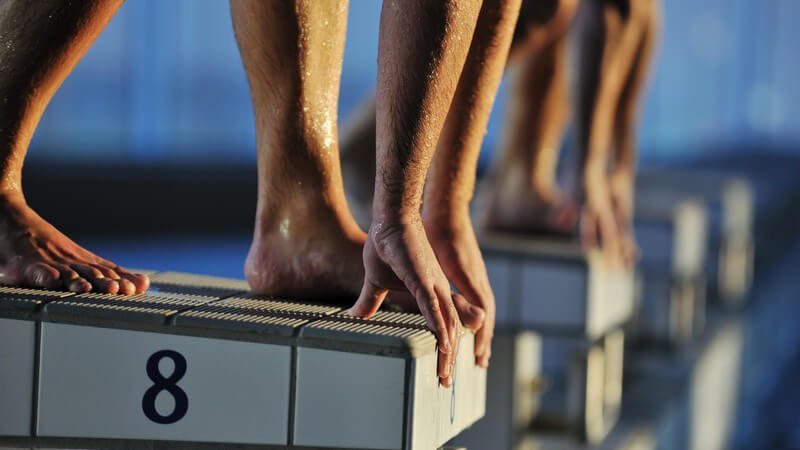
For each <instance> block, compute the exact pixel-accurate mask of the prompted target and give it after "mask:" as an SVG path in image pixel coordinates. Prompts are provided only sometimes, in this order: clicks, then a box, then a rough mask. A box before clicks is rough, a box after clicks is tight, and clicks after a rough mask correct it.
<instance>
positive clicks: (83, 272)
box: [70, 264, 105, 281]
mask: <svg viewBox="0 0 800 450" xmlns="http://www.w3.org/2000/svg"><path fill="white" fill-rule="evenodd" d="M70 267H71V268H72V270H74V271H75V272H78V274H80V276H82V277H83V278H86V279H87V280H90V281H91V280H95V279H98V278H105V275H103V273H102V272H100V271H99V270H97V268H95V267H92V266H90V265H87V264H70Z"/></svg>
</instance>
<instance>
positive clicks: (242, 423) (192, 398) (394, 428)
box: [0, 273, 486, 449]
mask: <svg viewBox="0 0 800 450" xmlns="http://www.w3.org/2000/svg"><path fill="white" fill-rule="evenodd" d="M151 280H152V283H151V289H149V290H148V292H147V293H146V294H142V295H138V296H131V297H124V296H118V295H104V294H82V295H73V294H71V293H66V292H54V291H44V290H34V289H20V288H10V287H0V337H2V338H3V342H4V345H3V347H2V349H0V398H2V399H3V402H0V444H4V439H11V437H12V436H15V437H16V438H13V439H16V440H13V441H12V443H16V444H19V443H22V444H23V445H26V446H30V445H39V444H45V445H46V444H47V443H48V442H59V445H68V446H76V445H77V446H82V445H83V446H85V447H97V446H98V445H99V446H102V447H114V446H117V447H125V448H134V447H136V446H137V445H138V446H141V447H148V446H152V445H153V443H158V442H174V443H175V444H176V445H177V444H180V443H182V444H183V445H188V446H190V447H191V446H192V443H197V444H198V445H199V444H202V443H216V444H237V445H247V444H253V445H274V446H280V447H285V446H289V447H291V446H300V447H314V448H320V447H321V448H325V447H331V448H354V449H366V448H370V449H373V448H375V449H377V448H380V449H407V448H437V447H440V446H442V445H443V444H444V443H445V442H446V441H447V440H449V439H450V438H452V437H453V436H455V435H456V434H458V433H459V432H461V431H462V430H464V429H465V428H467V427H469V426H470V425H471V424H472V423H473V422H475V421H476V420H477V419H479V418H480V417H481V416H482V415H483V412H484V404H485V394H486V392H485V390H486V372H485V370H484V369H481V368H478V367H476V366H475V364H474V355H473V343H474V338H473V336H472V335H471V334H465V335H464V337H463V339H462V341H461V346H460V348H459V357H458V360H457V362H456V367H455V372H454V383H453V386H452V387H451V388H443V387H441V386H440V385H439V383H438V379H437V377H436V365H437V356H436V353H437V349H436V339H435V337H434V335H433V334H432V333H431V332H430V331H429V329H428V328H427V327H426V325H425V321H424V319H423V317H422V316H421V315H418V314H408V313H396V312H388V311H381V312H379V313H378V314H376V315H375V316H374V317H372V318H370V319H359V318H354V317H351V316H348V315H346V314H345V313H343V312H342V311H343V310H342V308H340V307H338V306H331V305H323V304H314V303H307V302H300V301H285V300H278V299H273V298H265V297H258V296H254V295H252V294H250V293H248V292H247V285H246V283H244V282H242V281H238V280H229V279H222V278H214V277H201V276H195V275H189V274H180V273H159V274H155V275H153V276H151ZM170 445H172V444H170ZM148 448H149V447H148Z"/></svg>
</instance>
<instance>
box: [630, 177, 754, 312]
mask: <svg viewBox="0 0 800 450" xmlns="http://www.w3.org/2000/svg"><path fill="white" fill-rule="evenodd" d="M636 186H637V192H639V193H646V192H651V191H659V190H660V191H671V192H675V193H680V194H682V195H687V196H694V197H697V198H700V199H702V201H703V202H704V204H705V205H706V206H707V207H708V216H709V220H708V222H709V246H708V248H709V254H708V258H707V262H706V268H705V270H706V275H707V278H708V281H709V283H710V284H709V285H710V287H711V288H712V293H713V294H716V295H718V296H719V297H720V299H721V300H722V301H723V303H725V304H727V305H731V306H737V305H740V304H741V303H742V302H743V301H744V298H745V297H746V295H747V292H748V291H749V288H750V284H751V283H752V279H753V261H754V260H753V258H754V242H753V216H754V210H755V206H754V195H753V192H752V188H751V186H750V183H749V182H748V181H747V180H746V179H744V178H743V177H740V176H735V175H727V174H723V173H716V172H707V171H701V170H682V169H658V170H654V169H650V170H644V171H641V172H640V173H639V175H638V176H637V179H636Z"/></svg>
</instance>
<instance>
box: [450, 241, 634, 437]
mask: <svg viewBox="0 0 800 450" xmlns="http://www.w3.org/2000/svg"><path fill="white" fill-rule="evenodd" d="M482 244H483V252H484V259H485V261H486V264H487V270H488V273H489V278H490V282H491V285H492V288H493V290H494V293H495V299H496V303H497V323H498V330H497V332H496V334H495V339H494V341H493V344H492V345H493V347H492V364H491V365H490V366H489V374H488V392H489V394H488V402H489V404H488V407H487V415H486V417H485V418H484V419H482V420H481V421H480V422H478V423H477V424H476V425H475V426H474V427H473V428H471V429H470V430H468V431H467V432H465V433H464V434H463V435H462V436H459V438H458V439H457V440H456V442H458V443H461V444H464V445H465V446H467V447H473V448H516V447H517V446H518V443H519V439H520V438H521V437H522V436H524V435H526V434H527V433H529V432H530V430H531V429H536V430H537V431H538V432H539V433H547V432H553V433H558V434H564V433H567V434H569V435H571V436H573V437H575V438H577V439H578V440H583V441H587V442H597V441H599V440H600V439H602V437H603V436H604V435H605V433H606V432H607V431H608V430H609V428H610V427H611V426H612V425H613V424H614V421H615V420H616V415H617V410H618V408H619V405H620V398H621V394H620V392H621V383H622V363H623V353H624V348H623V347H624V342H623V341H624V338H623V332H622V331H621V328H622V326H623V325H624V324H625V323H626V322H627V320H628V319H629V318H630V316H631V313H632V309H633V295H634V282H633V274H632V273H631V272H629V271H627V270H625V269H624V268H622V267H612V266H610V265H609V264H607V262H606V261H605V260H603V259H602V258H601V256H600V255H599V254H589V255H588V256H587V255H585V254H584V252H583V251H582V249H581V248H580V245H579V244H577V243H576V242H572V241H566V240H565V241H545V240H535V239H520V238H516V237H512V236H503V235H484V236H483V239H482Z"/></svg>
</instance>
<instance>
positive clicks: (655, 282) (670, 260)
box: [633, 189, 708, 346]
mask: <svg viewBox="0 0 800 450" xmlns="http://www.w3.org/2000/svg"><path fill="white" fill-rule="evenodd" d="M634 228H635V232H636V241H637V244H638V245H639V249H640V260H639V276H640V279H639V281H640V283H641V285H640V286H639V290H638V295H637V301H636V320H635V321H634V323H633V331H634V334H635V338H636V340H637V341H640V342H648V343H656V344H664V345H668V346H673V345H682V344H685V343H686V342H688V341H689V340H690V339H691V338H692V337H694V336H695V335H696V334H698V333H699V332H701V331H702V327H703V320H704V315H705V306H706V304H705V303H706V302H705V294H706V275H705V273H704V269H705V264H706V258H707V251H706V249H707V247H708V245H707V241H708V218H707V213H706V208H705V205H704V203H703V202H702V201H700V200H699V199H697V198H694V197H690V196H687V195H684V194H682V193H675V192H673V191H670V190H668V189H664V190H650V191H647V190H645V191H644V192H637V196H636V216H635V219H634Z"/></svg>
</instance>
